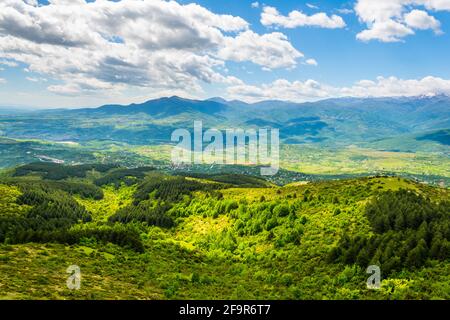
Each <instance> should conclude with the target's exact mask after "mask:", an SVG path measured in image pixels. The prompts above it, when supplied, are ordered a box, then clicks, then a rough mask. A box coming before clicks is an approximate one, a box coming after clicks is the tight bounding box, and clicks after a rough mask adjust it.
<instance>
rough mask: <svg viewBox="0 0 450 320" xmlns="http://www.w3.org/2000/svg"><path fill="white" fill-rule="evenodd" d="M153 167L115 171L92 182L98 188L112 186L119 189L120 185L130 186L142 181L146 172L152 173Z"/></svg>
mask: <svg viewBox="0 0 450 320" xmlns="http://www.w3.org/2000/svg"><path fill="white" fill-rule="evenodd" d="M153 170H155V168H153V167H141V168H134V169H116V170H113V171H111V172H109V173H108V174H106V175H104V176H103V177H100V178H98V179H96V180H95V181H94V183H95V184H96V185H98V186H104V185H110V184H112V185H114V186H115V187H116V188H118V187H120V185H121V184H122V183H124V184H125V185H127V186H131V185H133V184H136V183H138V182H140V181H142V180H143V179H144V178H145V175H146V173H147V172H150V171H153Z"/></svg>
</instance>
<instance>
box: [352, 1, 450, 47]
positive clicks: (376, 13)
mask: <svg viewBox="0 0 450 320" xmlns="http://www.w3.org/2000/svg"><path fill="white" fill-rule="evenodd" d="M422 9H425V10H428V11H425V10H422ZM436 11H450V0H377V1H373V0H357V2H356V4H355V12H356V14H357V16H358V18H359V20H360V21H361V22H363V23H365V24H366V25H367V29H366V30H363V31H361V32H360V33H358V35H357V38H358V39H359V40H362V41H369V40H379V41H382V42H397V41H402V39H403V38H404V37H406V36H409V35H413V34H414V33H415V30H428V29H430V30H433V31H434V32H435V33H436V34H441V33H442V31H441V29H440V27H441V23H440V22H439V21H438V20H437V19H436V18H435V17H433V16H432V15H430V12H436Z"/></svg>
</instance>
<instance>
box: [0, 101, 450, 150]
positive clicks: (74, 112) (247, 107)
mask: <svg viewBox="0 0 450 320" xmlns="http://www.w3.org/2000/svg"><path fill="white" fill-rule="evenodd" d="M194 120H201V121H203V122H204V127H217V128H219V129H223V128H235V127H240V128H250V127H252V128H259V127H272V128H278V129H280V135H281V138H282V140H283V141H284V143H287V144H303V143H318V144H323V145H348V144H367V143H372V142H379V141H380V140H384V139H389V140H390V141H392V139H393V138H394V139H395V138H398V137H402V139H403V140H405V139H406V140H408V139H410V140H411V139H412V140H414V141H416V142H417V143H418V144H420V143H421V141H434V142H435V143H438V144H440V145H445V146H448V145H450V138H449V128H450V97H448V96H445V95H437V96H421V97H401V98H339V99H327V100H321V101H317V102H306V103H293V102H285V101H263V102H258V103H246V102H242V101H238V100H233V101H227V100H225V99H222V98H212V99H208V100H190V99H183V98H180V97H177V96H173V97H165V98H160V99H155V100H149V101H146V102H144V103H135V104H130V105H104V106H100V107H98V108H83V109H71V110H63V109H58V110H45V111H34V112H29V113H18V114H15V115H9V116H5V115H2V116H1V118H0V130H1V132H2V135H3V136H6V137H10V138H25V139H29V138H33V139H44V140H50V141H62V140H64V141H66V140H70V141H75V142H79V143H83V142H87V141H91V140H114V141H121V142H126V143H131V144H148V143H150V144H152V143H164V142H169V140H170V134H171V132H172V131H173V130H174V129H176V128H191V127H192V126H193V121H194ZM398 147H399V149H401V141H400V140H399V146H398Z"/></svg>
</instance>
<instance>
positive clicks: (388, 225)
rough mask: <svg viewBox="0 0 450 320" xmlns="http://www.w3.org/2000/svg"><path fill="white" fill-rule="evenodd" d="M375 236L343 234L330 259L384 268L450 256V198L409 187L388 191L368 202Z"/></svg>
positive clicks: (390, 269)
mask: <svg viewBox="0 0 450 320" xmlns="http://www.w3.org/2000/svg"><path fill="white" fill-rule="evenodd" d="M366 215H367V218H368V219H369V221H370V224H371V226H372V228H373V230H374V231H375V235H373V236H372V237H367V236H362V237H355V238H350V237H348V236H346V237H344V238H343V239H342V241H341V243H340V244H339V246H338V247H337V248H335V249H334V250H333V251H332V252H331V254H330V259H331V260H335V261H340V262H343V263H347V264H351V263H357V264H359V265H361V266H363V267H364V266H367V265H368V263H374V264H377V263H380V264H381V268H382V270H383V272H385V273H386V274H391V273H392V272H395V271H400V270H402V269H410V268H419V267H422V266H424V265H425V264H426V262H427V261H428V260H430V259H434V260H441V261H445V260H446V259H448V258H450V250H449V249H450V202H448V201H445V200H444V201H441V202H439V203H435V202H432V201H431V200H430V199H427V198H424V197H423V196H421V195H418V194H416V193H415V192H412V191H410V190H399V191H397V192H392V191H388V192H385V193H382V194H381V195H379V196H378V197H376V198H375V199H374V200H373V201H372V202H370V203H369V204H368V205H367V208H366Z"/></svg>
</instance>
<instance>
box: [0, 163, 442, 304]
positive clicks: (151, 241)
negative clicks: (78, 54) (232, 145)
mask: <svg viewBox="0 0 450 320" xmlns="http://www.w3.org/2000/svg"><path fill="white" fill-rule="evenodd" d="M449 193H450V192H449V190H448V189H446V188H439V187H432V186H427V185H425V184H419V183H416V182H412V181H410V180H406V179H403V178H397V177H381V176H378V177H366V178H359V179H347V180H336V181H322V182H306V181H303V182H302V181H298V182H296V183H291V184H287V185H284V186H277V185H275V184H273V183H270V182H268V181H265V180H263V179H260V178H256V177H252V176H246V175H239V174H230V173H215V174H198V173H189V172H177V173H176V174H174V175H172V174H169V173H167V172H162V171H160V170H157V169H155V168H153V167H142V168H133V169H129V168H124V167H119V166H104V165H82V166H64V165H57V164H43V163H40V164H30V165H26V166H22V167H18V168H16V169H15V170H12V171H9V172H7V173H5V174H3V176H2V177H1V178H0V243H1V244H0V298H14V299H27V298H33V299H35V298H39V299H49V298H65V299H115V298H120V299H175V298H179V299H416V298H421V299H449V298H450V285H449V283H450V256H449V253H450V202H449ZM74 264H75V265H78V266H79V267H80V269H81V272H82V286H81V289H80V290H77V291H70V290H69V289H67V287H66V279H67V276H68V275H67V274H66V269H67V267H68V266H70V265H74ZM369 265H378V266H380V268H381V273H382V283H381V289H379V290H370V289H367V287H366V280H367V278H368V276H369V274H366V268H367V266H369Z"/></svg>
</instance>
